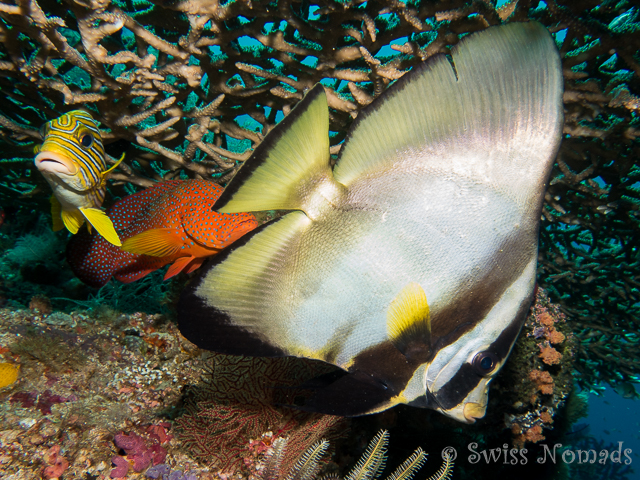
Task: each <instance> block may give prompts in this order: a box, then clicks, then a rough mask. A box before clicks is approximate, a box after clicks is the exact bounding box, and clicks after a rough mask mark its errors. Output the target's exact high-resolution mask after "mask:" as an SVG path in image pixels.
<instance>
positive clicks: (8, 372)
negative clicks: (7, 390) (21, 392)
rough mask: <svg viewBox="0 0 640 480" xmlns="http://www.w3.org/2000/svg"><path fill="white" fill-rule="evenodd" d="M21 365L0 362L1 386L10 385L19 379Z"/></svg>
mask: <svg viewBox="0 0 640 480" xmlns="http://www.w3.org/2000/svg"><path fill="white" fill-rule="evenodd" d="M19 371H20V365H16V364H14V363H0V388H4V387H8V386H9V385H12V384H13V383H15V382H16V380H18V372H19Z"/></svg>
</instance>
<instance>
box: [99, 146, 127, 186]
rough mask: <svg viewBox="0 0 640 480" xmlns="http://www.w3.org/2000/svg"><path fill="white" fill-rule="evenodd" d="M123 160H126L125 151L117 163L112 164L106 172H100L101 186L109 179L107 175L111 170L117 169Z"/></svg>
mask: <svg viewBox="0 0 640 480" xmlns="http://www.w3.org/2000/svg"><path fill="white" fill-rule="evenodd" d="M123 160H124V153H123V154H122V156H121V157H120V160H118V161H117V162H116V163H114V164H113V165H112V166H111V168H110V169H108V170H105V171H104V172H102V173H101V174H100V178H101V180H100V186H103V185H104V184H105V182H106V181H107V176H108V175H109V174H110V173H111V172H113V171H114V170H115V169H116V167H117V166H118V165H120V163H122V161H123Z"/></svg>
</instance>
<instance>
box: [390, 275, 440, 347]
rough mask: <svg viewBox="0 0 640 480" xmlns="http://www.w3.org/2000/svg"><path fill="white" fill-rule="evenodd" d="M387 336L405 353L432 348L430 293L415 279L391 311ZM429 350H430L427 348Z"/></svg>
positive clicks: (396, 298)
mask: <svg viewBox="0 0 640 480" xmlns="http://www.w3.org/2000/svg"><path fill="white" fill-rule="evenodd" d="M387 335H388V337H389V340H390V341H391V343H393V345H394V346H395V347H396V348H397V349H398V350H400V351H401V352H402V353H403V354H404V355H415V354H416V353H418V352H416V351H415V350H414V349H416V347H417V348H418V349H419V353H420V354H422V355H424V354H427V353H428V350H429V349H430V347H431V315H430V313H429V304H428V303H427V295H426V293H424V290H423V289H422V287H421V286H420V285H419V284H417V283H415V282H411V283H409V284H408V285H407V286H406V287H404V288H403V289H402V290H401V291H400V293H399V294H398V295H397V296H396V297H395V298H394V299H393V301H392V302H391V304H390V305H389V309H388V310H387ZM425 350H426V351H425Z"/></svg>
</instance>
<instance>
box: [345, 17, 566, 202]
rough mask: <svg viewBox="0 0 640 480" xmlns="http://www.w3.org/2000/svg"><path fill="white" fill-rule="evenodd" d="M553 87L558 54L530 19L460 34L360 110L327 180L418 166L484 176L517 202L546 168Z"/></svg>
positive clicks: (557, 135) (555, 99)
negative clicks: (447, 47) (443, 50)
mask: <svg viewBox="0 0 640 480" xmlns="http://www.w3.org/2000/svg"><path fill="white" fill-rule="evenodd" d="M562 89H563V79H562V68H561V63H560V56H559V54H558V50H557V47H556V45H555V42H554V40H553V38H552V37H551V35H550V34H549V32H548V31H547V30H546V28H545V27H544V26H543V25H541V24H540V23H537V22H528V23H510V24H507V25H503V26H499V27H495V28H490V29H487V30H484V31H482V32H479V33H476V34H474V35H469V36H468V37H465V38H463V39H462V40H461V41H460V42H459V43H458V44H457V45H456V46H454V47H453V48H452V52H451V57H450V59H448V58H447V57H446V56H445V55H442V54H440V55H435V56H433V57H431V58H430V59H429V60H427V61H425V62H424V63H422V64H419V65H417V66H416V67H414V69H413V71H412V72H411V73H410V74H406V75H404V76H403V77H402V78H401V79H399V80H398V81H397V82H396V83H395V84H394V85H392V86H391V87H390V88H389V89H388V90H387V91H386V92H385V94H384V95H382V96H380V97H378V98H376V99H375V100H374V101H373V102H372V103H371V104H369V105H368V106H367V107H366V108H364V109H363V110H362V111H361V112H360V114H359V115H358V117H357V118H356V120H354V122H353V124H352V125H351V128H350V130H349V133H348V134H347V137H346V139H345V141H344V144H343V146H342V149H341V150H340V155H339V158H338V161H337V163H336V166H335V168H334V172H333V173H334V176H335V179H336V181H337V182H340V183H341V184H343V185H345V186H346V187H347V188H348V187H349V186H350V185H352V184H353V182H355V181H357V180H358V179H361V178H363V177H364V176H368V175H377V176H380V175H384V173H385V172H387V171H389V170H392V169H393V170H397V169H398V168H407V169H409V168H414V167H420V168H427V169H433V170H435V171H437V172H441V173H442V174H443V175H445V174H454V175H464V176H467V177H469V178H472V179H476V180H478V181H483V182H487V179H493V180H494V181H493V182H492V183H493V184H499V185H500V187H501V188H503V189H504V190H506V191H508V192H511V194H512V195H513V196H515V197H517V198H522V197H523V196H524V195H523V193H522V192H528V191H529V190H530V189H537V190H541V192H540V194H539V195H542V194H543V192H542V191H543V190H544V189H540V188H539V186H538V182H536V181H533V180H532V179H537V180H539V183H543V182H544V179H546V176H547V175H548V172H550V169H551V166H552V164H553V160H554V158H555V152H556V151H557V149H558V146H559V143H560V139H561V134H562V124H563V119H562V118H563V105H562ZM405 165H406V166H405ZM537 190H536V191H537ZM538 198H539V199H541V197H540V196H539V197H538Z"/></svg>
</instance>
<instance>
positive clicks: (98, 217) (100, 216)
mask: <svg viewBox="0 0 640 480" xmlns="http://www.w3.org/2000/svg"><path fill="white" fill-rule="evenodd" d="M79 210H80V212H81V213H82V215H84V216H85V218H86V219H87V221H88V222H89V224H91V225H93V226H94V227H95V229H96V230H97V231H98V233H99V234H100V235H102V236H103V237H104V239H105V240H106V241H107V242H109V243H112V244H114V245H115V246H116V247H119V246H120V245H122V243H121V242H120V238H119V237H118V234H117V233H116V229H115V228H114V226H113V222H112V221H111V219H110V218H109V217H108V216H107V214H106V213H104V212H103V211H102V210H100V209H99V208H82V207H80V208H79ZM73 233H75V232H73Z"/></svg>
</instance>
